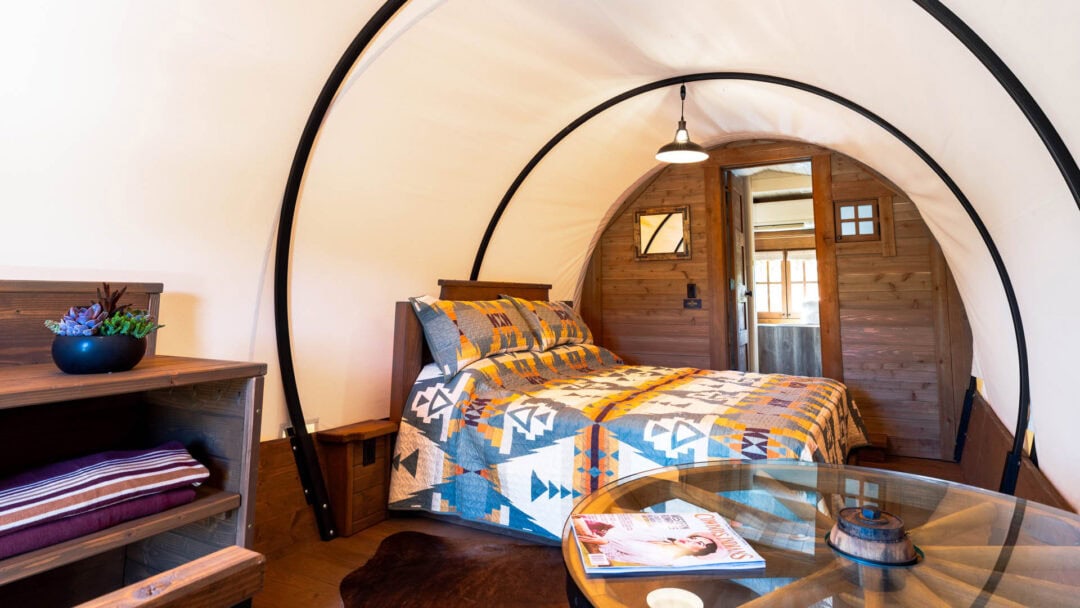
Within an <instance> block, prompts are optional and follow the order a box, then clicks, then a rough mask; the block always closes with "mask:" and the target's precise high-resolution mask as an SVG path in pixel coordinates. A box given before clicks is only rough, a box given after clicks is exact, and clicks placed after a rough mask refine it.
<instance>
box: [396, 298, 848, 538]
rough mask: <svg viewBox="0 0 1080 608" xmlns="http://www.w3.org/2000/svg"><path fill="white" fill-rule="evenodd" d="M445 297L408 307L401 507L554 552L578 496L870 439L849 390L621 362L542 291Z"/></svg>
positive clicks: (832, 454) (830, 452) (403, 329)
mask: <svg viewBox="0 0 1080 608" xmlns="http://www.w3.org/2000/svg"><path fill="white" fill-rule="evenodd" d="M440 285H441V286H442V292H441V294H440V298H439V299H438V300H435V299H433V298H414V299H411V300H410V302H399V303H398V307H397V311H396V316H397V319H396V326H395V358H394V370H393V389H392V394H391V418H392V419H394V420H395V421H399V423H400V430H399V434H398V438H397V444H396V446H395V453H394V457H393V461H392V463H391V484H390V508H391V509H395V510H409V511H424V512H427V513H436V514H444V515H450V516H453V517H456V518H460V519H461V520H463V521H464V522H472V523H476V524H486V525H490V526H494V527H497V528H501V529H503V530H506V531H513V532H514V533H517V534H523V535H526V536H529V537H534V538H537V539H543V540H556V539H558V538H559V536H560V535H561V532H562V526H563V523H564V522H565V520H566V517H567V516H568V515H569V513H570V510H571V509H572V507H573V505H574V503H575V502H576V501H577V500H579V499H580V498H582V497H583V496H585V495H587V494H589V493H590V492H592V491H594V490H596V489H597V488H598V487H600V486H601V485H603V484H605V483H608V482H610V481H613V480H615V479H618V478H620V477H623V476H626V475H630V474H634V473H637V472H641V471H645V470H649V469H654V468H657V467H663V466H669V465H674V464H683V463H689V462H698V461H704V460H717V459H742V460H758V459H766V458H782V459H797V460H804V461H814V462H827V463H843V462H844V460H845V457H846V455H847V452H848V450H850V449H851V448H853V447H858V446H860V445H865V444H866V443H867V440H866V432H865V428H864V426H863V424H862V421H861V419H860V418H859V414H858V411H857V409H856V407H855V404H854V403H852V402H851V401H850V399H849V396H848V394H847V390H846V388H845V387H844V385H843V384H841V383H839V382H836V381H833V380H829V379H826V378H807V377H800V376H786V375H781V374H754V373H744V372H738V371H730V370H728V371H715V370H701V369H694V368H667V367H656V366H645V365H633V366H631V365H624V364H623V362H622V360H621V359H620V358H619V357H618V355H617V354H615V353H612V352H611V351H609V350H607V349H605V348H603V347H601V346H598V345H596V344H593V343H592V339H591V334H590V332H589V330H588V328H587V327H586V326H585V325H584V323H583V322H582V321H581V319H580V317H578V316H577V315H576V313H574V312H573V311H572V309H570V308H569V307H567V306H565V305H563V304H561V303H557V302H549V301H548V295H547V294H548V292H547V289H548V286H546V285H535V284H517V283H487V282H468V281H445V280H444V281H440ZM504 295H505V296H508V297H507V298H505V299H498V298H500V296H504ZM515 311H516V313H517V314H515ZM545 320H546V321H547V322H545ZM481 325H483V327H482V328H480V329H478V328H479V327H480V326H481ZM553 327H554V328H555V329H554V330H552V328H553ZM455 349H456V350H455ZM448 353H450V354H449V355H448ZM463 353H464V354H463Z"/></svg>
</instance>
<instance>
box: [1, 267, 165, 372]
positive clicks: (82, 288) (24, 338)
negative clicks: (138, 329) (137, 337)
mask: <svg viewBox="0 0 1080 608" xmlns="http://www.w3.org/2000/svg"><path fill="white" fill-rule="evenodd" d="M110 286H111V287H112V288H113V290H114V291H118V290H119V289H120V288H121V287H124V286H126V287H127V291H126V292H125V293H124V297H123V298H121V299H120V303H121V304H131V305H132V306H133V307H135V308H141V309H144V310H147V311H149V312H150V314H152V315H154V316H155V317H156V316H157V315H158V306H159V301H160V299H161V289H162V285H161V283H112V284H111V285H110ZM100 287H101V283H92V282H87V281H0V335H3V336H4V339H3V340H2V341H0V365H27V364H32V363H48V362H50V361H52V355H51V354H50V351H51V348H52V342H53V333H52V332H51V331H49V330H48V329H47V328H46V327H45V325H44V324H45V321H46V320H48V319H52V320H54V321H59V320H60V318H61V317H62V316H64V314H65V313H66V312H67V311H68V309H69V308H71V307H72V306H89V305H90V304H92V303H93V302H94V301H95V300H97V293H96V291H95V290H96V289H98V288H100ZM156 343H157V333H156V332H155V333H151V334H150V335H149V336H147V337H146V354H147V355H152V354H154V351H155V345H156Z"/></svg>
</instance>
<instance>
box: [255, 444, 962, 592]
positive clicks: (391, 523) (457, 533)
mask: <svg viewBox="0 0 1080 608" xmlns="http://www.w3.org/2000/svg"><path fill="white" fill-rule="evenodd" d="M859 466H865V467H872V468H881V469H888V470H893V471H903V472H905V473H913V474H916V475H924V476H927V477H936V478H939V479H946V480H949V481H958V482H963V476H962V474H961V472H960V465H958V464H956V463H952V462H942V461H938V460H926V459H922V458H899V457H889V458H887V459H886V461H885V462H880V463H871V462H861V463H859ZM404 530H415V531H418V532H427V533H429V534H438V535H441V536H453V537H459V538H462V537H465V538H474V539H476V540H478V541H480V542H521V541H517V540H515V539H513V538H510V537H507V536H501V535H498V534H490V533H486V532H481V531H479V530H473V529H471V528H465V527H462V526H456V525H452V524H447V523H443V522H438V521H435V520H432V519H428V518H424V517H395V518H393V519H389V520H386V521H383V522H381V523H379V524H376V525H375V526H373V527H371V528H368V529H366V530H363V531H361V532H359V533H357V534H355V535H353V536H350V537H348V538H339V539H336V540H333V541H330V542H323V541H321V540H318V538H317V535H316V533H315V531H312V540H309V541H304V542H299V543H296V544H295V545H293V546H292V547H290V548H289V549H288V550H286V551H284V552H282V553H281V554H280V555H271V556H269V560H268V564H267V569H266V581H265V584H264V586H263V590H262V592H261V593H259V594H258V595H256V596H255V600H254V606H253V608H301V607H302V608H338V607H340V606H341V605H342V604H341V597H340V596H339V595H338V583H339V582H340V581H341V579H342V578H344V577H345V575H346V574H348V573H349V572H352V571H353V570H354V569H356V568H358V567H360V566H361V565H363V564H364V563H365V562H366V561H367V560H368V559H370V558H371V556H372V555H374V554H375V550H376V549H377V548H378V546H379V543H380V542H382V540H383V539H384V538H386V537H387V536H389V535H391V534H394V533H395V532H401V531H404Z"/></svg>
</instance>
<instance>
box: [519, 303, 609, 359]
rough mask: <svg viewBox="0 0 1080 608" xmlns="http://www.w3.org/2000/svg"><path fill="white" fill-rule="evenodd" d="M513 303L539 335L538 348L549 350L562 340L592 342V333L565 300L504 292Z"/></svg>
mask: <svg viewBox="0 0 1080 608" xmlns="http://www.w3.org/2000/svg"><path fill="white" fill-rule="evenodd" d="M503 297H504V298H507V299H509V300H510V301H511V302H513V303H514V306H516V307H517V309H518V311H519V312H521V316H523V317H525V322H526V323H528V324H529V328H530V329H531V330H532V332H533V334H535V336H536V347H537V348H536V349H535V350H541V351H544V350H548V349H551V348H554V347H556V346H561V345H563V344H592V342H593V336H592V332H591V331H589V326H588V325H585V321H583V320H582V319H581V316H580V315H578V313H577V312H575V311H574V309H573V308H570V307H569V306H567V305H566V304H563V303H562V302H546V301H543V300H526V299H523V298H515V297H512V296H503Z"/></svg>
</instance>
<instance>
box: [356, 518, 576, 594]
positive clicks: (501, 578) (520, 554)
mask: <svg viewBox="0 0 1080 608" xmlns="http://www.w3.org/2000/svg"><path fill="white" fill-rule="evenodd" d="M566 582H567V579H566V567H565V566H564V565H563V561H562V553H561V551H560V550H559V548H558V547H545V546H540V545H528V544H520V543H514V544H511V543H507V544H499V543H488V544H483V543H479V544H478V543H477V542H476V541H475V540H474V541H469V540H465V539H456V538H447V537H442V536H432V535H430V534H424V533H422V532H398V533H396V534H392V535H390V536H388V537H386V538H385V539H384V540H383V541H382V543H381V544H380V545H379V548H378V550H377V551H376V552H375V555H374V557H372V558H371V559H370V560H368V562H367V563H366V564H364V565H363V566H362V567H360V568H359V569H357V570H354V571H353V572H351V573H349V574H348V575H347V576H346V577H345V578H344V579H342V581H341V599H342V601H343V602H344V604H345V608H383V607H385V608H403V607H409V606H412V607H421V606H439V607H455V606H461V607H469V606H478V607H479V606H484V607H485V608H489V607H492V606H526V607H537V608H539V607H544V608H547V607H549V606H550V607H555V606H558V607H560V608H563V607H565V606H566V605H567V599H566Z"/></svg>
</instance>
